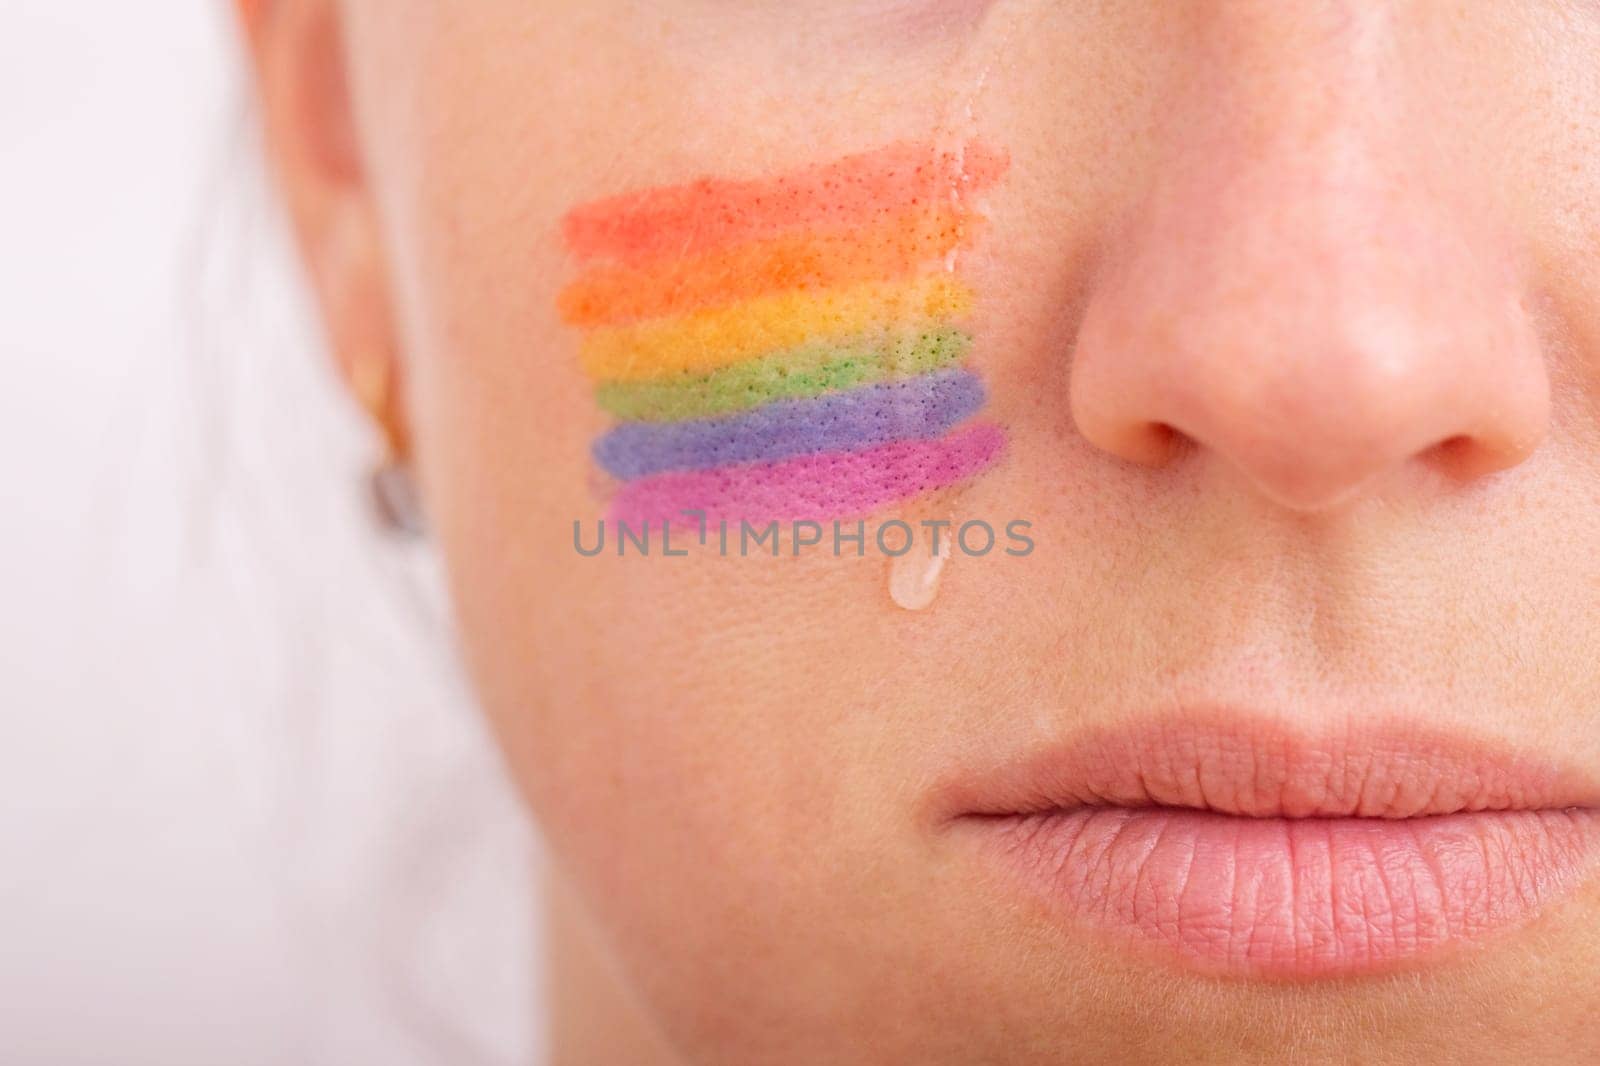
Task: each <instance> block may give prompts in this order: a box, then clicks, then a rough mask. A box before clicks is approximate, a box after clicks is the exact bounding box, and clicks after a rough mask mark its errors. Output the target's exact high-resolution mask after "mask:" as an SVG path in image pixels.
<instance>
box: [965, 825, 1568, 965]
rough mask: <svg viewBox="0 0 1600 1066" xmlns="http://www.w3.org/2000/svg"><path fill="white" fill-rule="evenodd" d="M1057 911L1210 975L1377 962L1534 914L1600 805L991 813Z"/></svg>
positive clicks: (993, 834) (1016, 863) (1007, 856)
mask: <svg viewBox="0 0 1600 1066" xmlns="http://www.w3.org/2000/svg"><path fill="white" fill-rule="evenodd" d="M966 821H967V822H968V823H969V824H971V825H974V826H978V827H983V828H984V835H985V837H987V838H988V840H987V843H988V844H990V845H992V846H993V847H995V848H996V849H997V850H998V851H999V853H1000V855H1001V858H1002V859H1003V860H1004V861H1005V862H1006V863H1007V864H1009V865H1011V866H1013V867H1015V868H1017V869H1018V870H1020V872H1021V873H1022V875H1023V877H1024V879H1025V880H1026V881H1027V882H1029V883H1030V884H1031V885H1032V886H1033V887H1034V888H1035V889H1036V890H1037V891H1038V892H1039V894H1040V895H1041V897H1042V898H1043V899H1044V901H1045V902H1046V904H1047V905H1048V906H1049V907H1050V908H1051V909H1052V910H1056V911H1060V912H1064V913H1065V915H1066V916H1067V917H1068V918H1069V919H1071V920H1073V921H1076V922H1081V923H1083V924H1087V925H1090V926H1098V927H1100V928H1103V929H1106V930H1109V931H1113V932H1119V933H1123V934H1131V935H1132V936H1133V937H1134V938H1137V939H1140V940H1144V941H1147V942H1154V943H1156V944H1160V945H1165V946H1166V947H1167V948H1169V949H1171V950H1173V951H1175V952H1176V953H1177V954H1178V955H1179V956H1180V957H1181V958H1182V959H1184V960H1185V961H1187V962H1189V963H1192V964H1194V965H1195V966H1196V967H1198V968H1200V969H1202V970H1206V971H1211V972H1217V973H1226V974H1237V975H1259V976H1283V977H1297V976H1298V977H1324V976H1334V975H1339V974H1351V973H1359V972H1364V971H1372V970H1378V969H1382V968H1384V967H1386V966H1389V965H1392V964H1395V963H1399V962H1402V961H1404V960H1407V959H1411V958H1414V957H1417V956H1421V955H1424V954H1426V953H1429V952H1433V951H1436V950H1437V949H1440V948H1443V947H1446V946H1447V945H1451V944H1458V943H1466V942H1470V941H1474V940H1479V939H1481V938H1483V937H1486V936H1488V935H1490V934H1492V933H1494V932H1497V931H1499V930H1502V929H1506V928H1509V927H1512V926H1515V925H1517V924H1520V923H1523V922H1525V921H1527V920H1529V919H1530V918H1531V917H1532V916H1533V915H1534V914H1535V913H1537V912H1538V911H1539V910H1540V909H1541V908H1542V907H1544V906H1546V905H1548V904H1550V903H1552V902H1554V901H1555V900H1557V899H1559V898H1561V897H1562V896H1564V895H1566V894H1567V893H1569V892H1571V891H1573V890H1574V889H1575V888H1576V886H1577V883H1578V882H1579V881H1580V880H1581V877H1582V875H1583V873H1584V871H1585V869H1586V868H1587V867H1588V866H1589V864H1590V859H1591V857H1592V856H1593V855H1594V854H1595V853H1596V851H1597V850H1600V812H1596V811H1592V810H1589V809H1576V808H1574V809H1560V810H1533V811H1487V812H1475V813H1460V814H1448V815H1438V816H1433V817H1419V818H1405V819H1381V818H1298V819H1291V818H1248V817H1238V816H1234V815H1227V814H1217V813H1212V812H1207V811H1198V810H1188V809H1183V808H1174V807H1165V808H1163V807H1144V808H1121V807H1082V808H1076V809H1072V810H1061V811H1052V812H1046V813H1043V814H1032V815H1014V816H984V817H977V818H972V819H966Z"/></svg>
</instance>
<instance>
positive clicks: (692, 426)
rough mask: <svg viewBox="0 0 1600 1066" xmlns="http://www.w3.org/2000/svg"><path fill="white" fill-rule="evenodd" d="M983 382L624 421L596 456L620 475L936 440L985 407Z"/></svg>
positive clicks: (948, 377)
mask: <svg viewBox="0 0 1600 1066" xmlns="http://www.w3.org/2000/svg"><path fill="white" fill-rule="evenodd" d="M983 401H984V391H983V382H982V381H980V380H978V376H977V375H976V374H974V373H972V372H971V371H967V370H960V369H954V370H940V371H936V372H934V373H931V374H923V375H921V376H919V377H914V378H907V379H905V380H903V381H891V382H884V383H882V384H877V385H867V386H864V387H862V388H858V389H851V390H850V391H848V392H836V393H829V394H826V395H823V396H817V397H812V398H808V399H802V400H780V401H778V402H776V403H770V404H767V405H766V406H765V407H758V408H756V409H755V410H754V411H750V412H747V413H744V414H738V415H732V416H728V417H723V418H700V419H693V420H690V421H686V422H664V423H663V422H625V423H623V424H622V425H619V426H617V427H616V428H615V429H613V430H611V432H609V433H607V434H606V435H605V436H603V437H601V438H600V440H599V441H597V442H596V443H595V446H594V457H595V459H596V461H598V462H599V464H600V465H601V466H602V467H604V468H605V469H606V471H607V472H608V473H610V474H611V475H612V476H614V477H619V478H622V479H623V480H625V481H631V480H633V479H634V478H640V477H647V476H648V475H650V474H659V473H661V472H662V471H666V470H705V469H709V468H711V467H715V466H728V465H731V464H733V463H762V462H772V461H774V460H777V459H788V458H790V457H792V456H797V455H815V454H820V453H822V452H852V451H859V450H861V449H862V448H870V447H873V446H874V445H878V444H887V443H888V442H889V441H892V440H909V439H918V440H922V439H927V438H929V437H937V436H939V435H940V434H942V433H944V432H945V431H946V430H948V429H949V428H950V427H951V426H954V425H955V424H956V423H957V422H960V421H961V420H962V419H964V418H966V417H967V416H968V415H971V414H973V413H975V412H976V411H977V410H978V408H980V407H982V406H983Z"/></svg>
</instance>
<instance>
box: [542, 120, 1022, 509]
mask: <svg viewBox="0 0 1600 1066" xmlns="http://www.w3.org/2000/svg"><path fill="white" fill-rule="evenodd" d="M1006 166H1007V158H1006V156H1005V154H1004V153H1003V152H1001V151H998V150H996V149H993V148H991V147H989V146H987V145H985V144H982V143H981V142H970V143H968V144H967V145H965V146H963V147H961V148H959V149H957V150H955V151H948V150H942V149H939V148H937V147H935V146H933V145H931V144H919V143H912V142H897V143H895V144H891V145H889V146H887V147H884V148H880V149H877V150H874V151H871V152H866V153H863V154H860V155H853V156H848V157H846V158H844V159H840V160H837V161H834V162H830V163H824V164H821V165H818V166H812V167H807V168H803V169H800V170H796V171H792V172H789V173H785V174H780V175H777V176H775V177H769V178H764V179H753V180H752V179H740V180H723V179H715V178H703V179H701V180H698V181H694V182H691V183H689V184H686V185H678V186H670V187H666V188H658V189H647V190H643V191H639V192H632V193H627V194H624V195H621V196H614V197H609V198H606V199H603V200H598V201H595V202H593V203H589V204H583V205H580V206H578V207H577V208H574V209H573V210H572V211H571V212H570V213H569V214H568V216H567V218H566V220H565V224H564V228H563V236H564V237H565V240H566V243H567V247H568V249H569V251H570V252H571V253H572V255H573V257H574V258H575V259H576V260H577V261H578V262H579V263H580V264H581V265H582V267H583V271H582V273H581V274H580V275H579V277H577V278H576V279H575V280H574V281H573V282H572V283H571V284H570V285H568V286H567V287H566V288H565V289H564V290H563V291H562V292H561V294H560V295H559V297H558V301H557V303H558V309H559V310H560V312H561V314H562V317H563V318H564V320H565V321H567V322H568V323H569V324H570V325H572V326H574V327H576V328H578V329H579V330H581V331H582V339H581V341H580V346H579V354H580V361H581V363H582V366H583V369H584V370H585V372H586V373H587V374H588V375H589V376H590V377H591V378H592V379H593V380H594V381H595V383H596V389H595V398H596V401H597V402H598V403H599V405H600V406H601V407H602V408H603V409H604V410H606V411H607V412H609V413H611V414H612V415H614V416H615V417H616V418H617V419H618V420H619V422H618V424H617V425H616V426H614V427H613V428H612V429H611V430H610V431H608V432H607V433H605V434H604V435H603V436H602V437H601V438H600V440H599V441H598V442H597V443H596V445H595V447H594V455H595V459H596V461H597V462H598V463H599V464H600V466H601V467H602V468H604V469H605V470H606V472H607V473H608V474H610V475H611V476H612V477H614V478H617V479H620V481H621V485H620V487H619V488H618V490H617V492H616V494H615V496H614V497H613V499H612V502H611V511H610V513H611V517H612V518H613V519H614V520H621V521H627V522H629V523H630V524H637V523H643V522H668V521H675V520H676V521H681V520H682V515H681V512H683V511H685V510H692V511H697V512H703V513H704V514H705V515H706V516H707V517H709V518H711V519H741V518H742V519H822V518H841V517H847V516H855V515H862V514H865V513H867V512H869V511H872V510H875V509H877V508H880V507H883V506H886V505H890V504H893V503H896V502H899V501H902V500H906V499H908V498H910V497H912V496H915V495H917V494H919V493H922V492H925V491H929V490H932V489H937V488H943V487H946V486H949V485H952V484H955V483H957V482H961V481H964V480H967V479H969V478H971V477H974V476H976V475H977V474H980V473H982V472H983V471H984V470H986V469H988V468H989V467H990V466H992V465H993V464H994V463H995V462H996V461H998V460H999V458H1000V457H1001V455H1002V454H1003V453H1004V451H1005V443H1006V437H1005V432H1004V431H1003V430H1002V429H1001V428H1000V427H999V426H996V425H994V424H992V423H986V422H981V421H973V419H974V418H975V417H976V416H977V415H978V414H979V412H980V410H981V408H982V407H983V405H984V402H985V399H986V396H985V392H984V388H983V384H982V382H981V380H980V379H979V378H978V376H977V374H976V373H975V372H974V371H973V370H972V369H971V368H970V367H969V366H966V365H965V362H966V359H967V357H968V355H969V353H970V351H971V348H972V343H973V338H972V336H971V335H970V333H969V332H968V331H967V330H966V329H965V328H964V321H965V319H966V318H967V316H968V315H969V314H970V312H971V309H972V306H973V303H974V300H975V294H974V293H973V292H972V291H971V289H969V288H968V287H967V285H966V284H965V283H964V282H963V281H962V280H961V277H960V276H959V273H958V271H957V264H958V253H959V252H961V251H962V250H963V249H965V248H967V247H970V245H971V243H972V241H973V239H974V237H975V235H976V234H977V233H978V232H979V230H980V223H981V221H982V219H981V216H980V215H979V214H978V206H977V201H978V198H979V195H980V194H981V193H982V192H983V191H985V190H986V189H988V188H990V187H991V186H993V185H994V184H995V183H996V182H997V181H998V180H999V179H1000V178H1001V176H1002V175H1003V174H1004V172H1005V169H1006Z"/></svg>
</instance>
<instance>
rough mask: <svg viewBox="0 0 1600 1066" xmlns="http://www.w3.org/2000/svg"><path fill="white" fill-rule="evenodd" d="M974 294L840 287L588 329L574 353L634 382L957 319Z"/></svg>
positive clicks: (918, 286)
mask: <svg viewBox="0 0 1600 1066" xmlns="http://www.w3.org/2000/svg"><path fill="white" fill-rule="evenodd" d="M971 308H972V290H971V289H969V288H968V287H967V286H966V285H964V284H962V283H961V282H959V281H957V280H956V279H955V278H954V277H953V276H952V275H950V274H943V273H941V274H932V275H927V276H924V277H919V278H912V279H910V280H908V281H901V282H873V283H870V284H866V285H857V286H854V287H852V288H846V289H827V290H822V291H817V292H809V291H795V292H785V293H780V294H778V295H775V296H764V297H760V298H758V299H753V300H746V301H745V302H743V303H739V304H734V305H731V306H729V307H718V308H713V309H709V310H704V311H696V312H693V313H691V314H687V315H682V316H678V317H675V318H664V319H652V320H650V321H648V322H640V323H637V324H634V325H628V326H606V327H602V328H600V329H595V330H592V331H590V332H589V333H588V334H587V335H586V336H585V338H584V340H583V344H582V346H581V348H580V349H579V357H580V359H581V361H582V364H583V368H584V370H585V371H586V372H587V373H588V374H589V375H590V376H591V377H594V378H597V379H603V380H608V381H640V380H645V379H649V378H660V377H669V376H671V375H673V374H682V373H703V372H705V371H708V370H716V369H718V368H719V367H725V366H732V365H733V364H735V363H741V362H744V361H745V360H747V359H755V358H758V357H760V356H761V355H764V354H766V353H767V352H771V351H774V350H776V349H781V348H792V347H795V346H797V345H801V344H806V343H810V342H813V341H818V340H821V339H823V338H827V337H836V336H843V335H849V334H858V333H865V332H868V331H871V330H873V329H883V330H891V329H904V328H907V327H920V326H927V325H933V324H937V323H949V322H952V321H954V320H956V319H959V318H961V317H962V316H963V315H965V314H967V312H968V311H970V310H971Z"/></svg>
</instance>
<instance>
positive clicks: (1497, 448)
mask: <svg viewBox="0 0 1600 1066" xmlns="http://www.w3.org/2000/svg"><path fill="white" fill-rule="evenodd" d="M1316 6H1317V5H1316V4H1309V5H1278V4H1250V3H1245V4H1238V5H1224V6H1223V7H1222V8H1221V9H1219V10H1221V11H1226V12H1227V14H1219V15H1218V16H1217V18H1216V19H1215V20H1212V22H1211V23H1210V24H1209V25H1208V27H1207V29H1206V30H1205V31H1203V32H1208V33H1210V34H1211V39H1210V40H1209V41H1208V42H1206V46H1205V47H1203V48H1200V49H1197V50H1196V54H1197V55H1199V56H1201V58H1199V59H1197V60H1195V62H1196V63H1197V64H1198V66H1197V68H1196V69H1195V70H1193V71H1191V72H1190V73H1191V74H1192V75H1193V77H1194V79H1195V81H1194V84H1200V85H1205V86H1207V87H1208V91H1206V92H1203V93H1202V92H1191V93H1188V94H1186V95H1184V96H1183V98H1182V99H1178V100H1174V101H1171V104H1172V106H1171V107H1170V108H1168V114H1167V118H1166V122H1165V124H1164V126H1163V130H1164V132H1163V133H1162V134H1161V141H1160V146H1161V151H1160V156H1161V158H1162V163H1161V165H1160V166H1159V167H1157V168H1156V169H1155V171H1154V172H1153V176H1152V177H1151V179H1150V181H1149V182H1148V183H1147V191H1146V192H1145V193H1144V194H1143V195H1141V196H1140V197H1138V198H1136V199H1135V200H1133V201H1132V203H1131V204H1130V209H1129V210H1128V211H1127V212H1126V214H1125V215H1124V216H1123V217H1125V218H1126V221H1125V222H1124V223H1122V224H1121V225H1120V226H1119V227H1118V228H1117V229H1116V230H1115V231H1113V233H1112V234H1111V236H1110V238H1109V239H1108V241H1107V243H1106V246H1105V249H1104V254H1103V256H1102V264H1101V266H1100V267H1099V268H1098V270H1097V273H1096V276H1095V278H1094V279H1093V281H1092V284H1091V290H1090V292H1089V296H1088V300H1087V302H1086V304H1085V308H1084V315H1083V319H1082V322H1081V325H1080V327H1079V330H1078V336H1077V339H1076V344H1075V346H1074V350H1073V359H1072V411H1073V416H1074V418H1075V420H1076V422H1077V425H1078V427H1079V429H1080V431H1081V432H1082V433H1083V434H1084V435H1085V437H1087V438H1088V440H1089V441H1091V442H1092V443H1094V444H1096V445H1097V446H1099V447H1100V448H1102V449H1104V450H1105V451H1107V452H1110V453H1112V454H1114V455H1116V456H1119V457H1121V458H1124V459H1129V460H1133V461H1135V462H1141V463H1147V464H1170V463H1177V462H1182V461H1193V460H1194V457H1195V456H1207V457H1211V458H1214V459H1217V460H1221V461H1222V463H1223V464H1225V465H1226V466H1227V467H1231V468H1232V469H1233V470H1234V471H1236V472H1239V473H1242V474H1243V475H1244V476H1245V478H1246V480H1247V481H1248V483H1249V484H1251V485H1252V486H1254V488H1255V489H1256V490H1258V491H1259V492H1260V493H1262V494H1264V495H1266V496H1267V497H1269V498H1271V499H1272V500H1275V501H1276V502H1278V503H1280V504H1282V505H1283V506H1286V507H1290V508H1293V509H1296V510H1307V511H1311V510H1318V509H1322V508H1326V507H1330V506H1333V505H1336V504H1338V503H1340V502H1342V501H1344V500H1347V499H1349V498H1350V497H1352V496H1354V495H1356V494H1358V493H1360V492H1361V491H1362V490H1363V489H1364V488H1366V489H1371V488H1372V487H1373V486H1375V485H1376V484H1378V483H1380V482H1383V481H1385V480H1388V481H1391V482H1392V481H1395V480H1396V479H1399V478H1402V477H1410V478H1413V479H1415V478H1416V477H1417V476H1418V475H1422V474H1432V475H1434V476H1443V477H1445V478H1447V479H1452V480H1453V481H1454V482H1455V483H1459V482H1460V481H1461V480H1463V479H1474V478H1478V477H1481V476H1484V475H1486V474H1489V473H1492V472H1494V471H1499V470H1503V469H1505V468H1507V467H1510V466H1513V465H1515V464H1517V463H1519V462H1521V461H1522V460H1523V459H1525V458H1526V457H1527V456H1528V455H1529V454H1531V453H1532V452H1533V450H1534V449H1535V448H1536V447H1537V445H1538V443H1539V442H1540V441H1541V439H1542V438H1543V437H1544V435H1545V432H1546V430H1547V425H1548V420H1549V413H1548V411H1549V404H1550V399H1549V393H1550V387H1549V381H1548V376H1547V370H1546V368H1545V365H1544V355H1543V352H1542V348H1541V343H1540V339H1539V336H1538V331H1537V330H1536V329H1535V327H1534V325H1533V319H1532V315H1531V313H1530V311H1529V309H1528V307H1527V300H1526V298H1525V288H1526V283H1525V282H1524V281H1523V280H1522V268H1521V266H1520V263H1519V256H1518V254H1517V250H1516V244H1515V241H1514V240H1513V239H1511V238H1510V237H1509V236H1508V231H1506V230H1504V229H1501V228H1497V227H1496V225H1495V224H1494V222H1493V218H1494V210H1493V190H1484V189H1474V188H1472V187H1471V184H1470V181H1469V180H1468V179H1467V178H1465V177H1463V176H1462V174H1461V173H1459V172H1458V171H1460V170H1461V168H1453V167H1452V166H1451V165H1450V164H1449V162H1448V159H1447V158H1446V157H1447V156H1448V155H1449V151H1448V148H1442V147H1441V146H1440V145H1439V144H1438V141H1437V138H1436V137H1435V136H1433V132H1434V131H1432V130H1429V129H1427V128H1425V123H1424V122H1423V121H1422V120H1420V119H1419V118H1418V117H1417V116H1416V115H1414V114H1408V113H1407V110H1406V108H1407V104H1406V101H1407V99H1408V98H1411V99H1414V98H1415V97H1416V94H1415V93H1408V92H1407V86H1406V83H1405V82H1406V79H1407V78H1414V77H1415V76H1416V75H1415V73H1408V71H1407V70H1405V69H1401V68H1402V67H1403V64H1401V63H1398V62H1396V61H1395V59H1394V58H1393V56H1394V55H1395V52H1396V49H1393V48H1384V47H1374V41H1373V35H1375V34H1383V33H1386V32H1390V31H1388V30H1386V29H1384V28H1383V26H1384V24H1383V23H1382V22H1381V21H1379V22H1375V23H1374V25H1371V26H1365V27H1356V28H1354V29H1347V31H1346V32H1343V33H1311V34H1297V33H1295V32H1293V31H1294V29H1295V27H1293V26H1290V25H1288V24H1287V22H1286V21H1285V19H1286V18H1287V16H1285V15H1284V14H1283V13H1284V12H1285V11H1289V10H1299V11H1302V12H1303V11H1305V10H1307V9H1310V8H1315V7H1316ZM1382 6H1383V5H1374V8H1378V7H1382ZM1380 43H1381V42H1380ZM1184 457H1188V459H1187V460H1186V459H1185V458H1184ZM1413 483H1415V481H1413Z"/></svg>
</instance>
